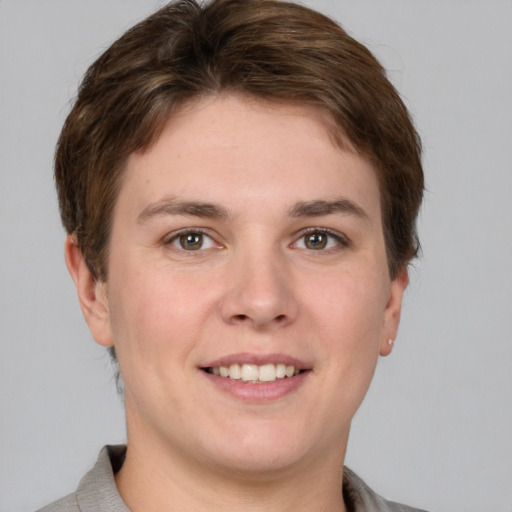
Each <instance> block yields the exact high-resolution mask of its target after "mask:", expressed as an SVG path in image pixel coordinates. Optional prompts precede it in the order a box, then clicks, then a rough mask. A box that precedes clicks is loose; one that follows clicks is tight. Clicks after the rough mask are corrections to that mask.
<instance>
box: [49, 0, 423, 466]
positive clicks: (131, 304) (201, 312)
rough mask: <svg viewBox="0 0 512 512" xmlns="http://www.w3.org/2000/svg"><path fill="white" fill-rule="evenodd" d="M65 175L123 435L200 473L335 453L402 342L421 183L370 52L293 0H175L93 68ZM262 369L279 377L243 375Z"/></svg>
mask: <svg viewBox="0 0 512 512" xmlns="http://www.w3.org/2000/svg"><path fill="white" fill-rule="evenodd" d="M56 180H57V186H58V190H59V199H60V205H61V212H62V217H63V221H64V224H65V226H66V229H67V231H68V233H69V235H70V237H69V238H68V245H67V247H68V266H69V267H70V270H71V273H72V275H73V276H74V279H75V282H76V283H77V287H78V289H79V295H80V297H81V301H82V308H83V310H84V314H85V316H86V319H87V321H88V323H89V327H90V328H91V331H92V333H93V336H94V338H95V339H96V341H97V342H98V343H100V344H102V345H105V346H110V347H112V346H114V344H115V346H116V352H117V354H118V356H119V363H120V366H121V371H122V373H123V380H124V382H125V386H126V393H125V404H126V411H127V425H128V438H129V444H130V443H131V445H132V446H133V445H134V441H133V440H134V439H136V438H137V436H139V438H141V437H142V438H144V439H146V440H147V438H148V436H150V437H151V439H153V440H154V441H155V443H154V444H155V445H160V446H161V443H162V442H164V443H165V446H166V449H172V450H173V453H174V456H176V457H178V456H180V454H181V455H184V454H185V455H186V457H185V460H186V461H188V462H187V464H188V463H189V462H190V461H191V460H192V459H193V460H196V462H197V461H198V462H199V463H200V464H199V466H200V467H201V468H203V469H204V468H205V467H206V466H208V464H210V463H211V465H210V466H209V467H218V464H221V465H222V466H223V467H230V468H233V467H236V468H238V469H243V470H244V471H254V470H255V468H260V469H261V470H268V469H272V468H273V469H276V468H281V469H282V468H284V467H291V466H293V465H296V464H297V463H300V462H301V461H302V462H304V461H307V462H308V464H309V463H313V462H314V461H318V460H320V459H322V458H326V457H327V458H331V459H332V458H334V459H333V464H334V465H336V464H338V463H339V461H340V457H339V454H340V453H341V451H342V450H343V449H344V446H345V442H346V439H347V436H348V429H349V424H350V421H351V418H352V417H353V415H354V414H355V410H356V409H357V407H358V406H359V404H360V403H361V401H362V399H363V397H364V394H365V393H366V390H367V388H368V386H369V383H370V381H371V377H372V375H373V371H374V368H375V364H376V360H377V358H378V355H379V353H380V354H383V355H386V354H387V353H389V351H390V348H389V347H390V346H389V344H388V339H389V338H394V336H395V335H396V330H397V328H398V321H399V316H400V305H401V298H402V293H403V290H404V289H405V286H406V284H407V272H406V268H407V265H408V263H409V261H410V259H411V258H412V257H413V256H414V255H415V253H416V251H417V240H416V233H415V218H416V215H417V212H418V208H419V204H420V200H421V196H422V189H423V175H422V170H421V164H420V148H419V141H418V137H417V134H416V132H415V130H414V128H413V126H412V124H411V121H410V118H409V115H408V112H407V110H406V108H405V106H404V105H403V103H402V101H401V100H400V98H399V96H398V94H397V92H396V91H395V89H394V88H393V86H392V85H391V84H390V83H389V81H388V80H387V79H386V77H385V73H384V71H383V69H382V67H381V66H380V65H379V64H378V62H377V61H376V60H375V58H374V57H373V56H372V55H371V53H370V52H369V51H368V50H367V49H366V48H365V47H364V46H362V45H360V44H359V43H357V42H356V41H354V40H353V39H352V38H351V37H349V36H348V35H347V34H346V33H345V32H344V31H343V30H342V29H341V28H340V27H339V26H338V25H337V24H336V23H334V22H333V21H331V20H329V19H328V18H326V17H324V16H322V15H320V14H318V13H316V12H313V11H311V10H308V9H306V8H304V7H301V6H299V5H296V4H293V3H286V2H281V1H274V0H244V1H241V0H214V1H212V2H210V3H207V4H205V6H203V7H201V6H200V5H198V4H197V3H196V2H195V1H192V0H180V1H177V2H173V3H171V4H169V5H168V6H166V7H164V8H163V9H161V10H160V11H158V12H157V13H155V14H154V15H153V16H151V17H149V18H148V19H146V20H144V21H143V22H141V23H140V24H139V25H137V26H135V27H134V28H133V29H131V30H129V31H128V32H127V33H126V34H125V35H124V36H122V37H121V38H120V39H119V40H118V41H117V42H115V43H114V44H113V45H112V46H111V47H110V48H109V49H108V50H107V51H106V52H105V53H104V54H103V55H102V56H101V57H100V58H99V59H98V60H97V61H96V62H95V63H94V64H93V65H92V66H91V68H90V69H89V70H88V72H87V75H86V77H85V79H84V81H83V83H82V85H81V87H80V90H79V94H78V98H77V100H76V103H75V105H74V107H73V110H72V111H71V113H70V115H69V117H68V119H67V121H66V124H65V126H64V129H63V131H62V135H61V138H60V140H59V144H58V148H57V155H56ZM69 240H72V243H69ZM250 365H252V366H256V367H260V368H259V369H258V370H257V371H258V372H261V371H265V372H266V371H270V377H269V375H268V374H265V376H262V374H260V373H258V376H257V377H254V375H253V376H252V377H251V375H252V374H251V375H248V374H247V375H246V377H247V380H249V381H251V380H258V381H265V382H267V381H266V380H265V379H267V378H270V380H271V382H270V383H269V384H268V385H267V384H265V385H263V384H262V382H258V383H256V384H251V383H249V384H242V385H240V382H239V379H238V377H237V376H236V372H242V373H243V372H244V371H246V370H247V371H253V370H254V368H252V369H251V368H244V366H247V367H248V366H250ZM294 365H295V366H296V368H295V369H296V370H300V373H299V374H297V375H294V374H293V372H292V376H291V377H286V378H287V379H289V380H285V377H283V376H282V375H281V376H280V377H278V375H277V372H283V371H284V370H286V371H288V370H287V369H286V368H285V366H290V367H292V366H294ZM228 367H229V368H228ZM231 367H233V368H231ZM263 368H264V369H263ZM228 370H229V372H230V373H229V375H228V376H227V377H226V376H225V375H224V376H222V375H218V373H219V372H226V371H228ZM232 371H233V372H234V373H233V374H231V372H232ZM273 372H274V373H273ZM223 379H225V380H223ZM242 379H243V376H242ZM279 379H281V380H279ZM340 390H343V392H340ZM226 411H229V414H228V415H226ZM130 429H131V431H130ZM135 444H136V443H135ZM233 446H236V447H240V448H242V449H240V450H238V449H235V450H233ZM333 448H334V450H333Z"/></svg>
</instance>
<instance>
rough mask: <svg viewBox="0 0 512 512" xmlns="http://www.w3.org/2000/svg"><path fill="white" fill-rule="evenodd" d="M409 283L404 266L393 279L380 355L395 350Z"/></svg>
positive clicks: (385, 314)
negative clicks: (403, 301) (405, 293)
mask: <svg viewBox="0 0 512 512" xmlns="http://www.w3.org/2000/svg"><path fill="white" fill-rule="evenodd" d="M408 284H409V274H408V273H407V268H404V269H402V270H401V271H400V273H399V274H398V275H397V276H396V277H395V279H393V281H391V286H390V291H389V298H388V302H387V304H386V311H385V313H384V328H383V333H382V340H381V346H380V355H381V356H388V355H389V354H391V351H392V350H393V346H394V343H395V340H396V336H397V334H398V325H399V324H400V314H401V311H402V298H403V295H404V292H405V289H406V288H407V285H408Z"/></svg>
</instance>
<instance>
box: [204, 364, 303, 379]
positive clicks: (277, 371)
mask: <svg viewBox="0 0 512 512" xmlns="http://www.w3.org/2000/svg"><path fill="white" fill-rule="evenodd" d="M210 371H211V373H213V374H214V375H218V376H221V377H229V378H230V379H235V380H242V381H244V382H274V381H275V380H276V379H284V378H285V377H293V376H294V375H298V374H299V373H300V370H298V369H295V366H287V365H285V364H282V363H279V364H264V365H262V366H258V365H255V364H236V363H235V364H232V365H230V366H218V367H215V368H211V369H210Z"/></svg>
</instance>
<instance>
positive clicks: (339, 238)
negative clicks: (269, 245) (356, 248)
mask: <svg viewBox="0 0 512 512" xmlns="http://www.w3.org/2000/svg"><path fill="white" fill-rule="evenodd" d="M313 234H320V235H327V236H328V237H329V238H332V239H334V240H335V241H336V243H337V245H338V246H337V247H329V248H327V249H310V248H308V247H306V248H305V250H309V251H311V252H335V251H336V250H340V249H343V248H347V247H349V246H350V240H349V239H348V238H347V237H346V236H345V235H343V234H342V233H339V232H338V231H333V230H331V229H328V228H319V227H315V228H307V229H305V230H303V231H301V232H300V236H299V237H298V238H297V240H296V241H295V242H294V243H293V245H297V244H298V243H299V241H301V240H302V241H305V238H306V237H307V236H308V235H313ZM327 243H329V242H327Z"/></svg>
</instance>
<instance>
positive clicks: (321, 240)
mask: <svg viewBox="0 0 512 512" xmlns="http://www.w3.org/2000/svg"><path fill="white" fill-rule="evenodd" d="M326 245H327V235H326V234H325V233H310V234H309V235H306V247H307V248H308V249H316V250H318V249H325V247H326Z"/></svg>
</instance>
